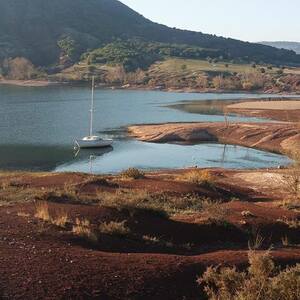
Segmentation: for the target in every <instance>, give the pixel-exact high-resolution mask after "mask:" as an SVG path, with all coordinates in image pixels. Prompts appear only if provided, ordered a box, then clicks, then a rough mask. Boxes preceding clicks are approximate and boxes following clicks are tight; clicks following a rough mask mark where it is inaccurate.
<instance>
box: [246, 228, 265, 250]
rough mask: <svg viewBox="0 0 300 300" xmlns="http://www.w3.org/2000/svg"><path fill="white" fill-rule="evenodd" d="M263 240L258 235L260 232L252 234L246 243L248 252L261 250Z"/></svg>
mask: <svg viewBox="0 0 300 300" xmlns="http://www.w3.org/2000/svg"><path fill="white" fill-rule="evenodd" d="M264 241H265V238H264V237H263V236H262V235H261V234H260V232H253V233H252V238H251V239H250V240H249V241H248V248H249V249H250V250H258V249H261V248H262V246H263V243H264Z"/></svg>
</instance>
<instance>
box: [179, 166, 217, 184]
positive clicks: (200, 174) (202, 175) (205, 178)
mask: <svg viewBox="0 0 300 300" xmlns="http://www.w3.org/2000/svg"><path fill="white" fill-rule="evenodd" d="M180 179H183V180H184V181H188V182H190V183H194V184H197V185H199V186H203V187H213V186H214V185H215V183H214V177H213V176H212V174H211V173H210V172H209V171H208V170H192V171H189V172H187V173H185V174H183V175H182V176H181V177H180Z"/></svg>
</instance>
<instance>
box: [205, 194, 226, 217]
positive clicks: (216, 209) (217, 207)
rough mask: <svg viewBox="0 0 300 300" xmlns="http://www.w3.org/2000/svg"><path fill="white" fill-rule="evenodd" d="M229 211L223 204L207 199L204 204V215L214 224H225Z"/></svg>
mask: <svg viewBox="0 0 300 300" xmlns="http://www.w3.org/2000/svg"><path fill="white" fill-rule="evenodd" d="M227 213H228V209H227V208H225V207H224V206H223V205H222V203H221V202H219V201H212V200H209V199H206V200H204V201H203V202H202V214H203V216H204V217H205V218H207V219H208V220H209V221H212V222H214V223H216V222H223V221H225V219H226V216H227Z"/></svg>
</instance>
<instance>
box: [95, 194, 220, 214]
mask: <svg viewBox="0 0 300 300" xmlns="http://www.w3.org/2000/svg"><path fill="white" fill-rule="evenodd" d="M97 198H98V199H99V204H100V205H102V206H107V207H115V208H118V209H129V210H135V209H143V210H149V211H152V212H155V213H157V214H159V215H161V216H167V215H174V214H192V213H195V212H198V213H199V212H205V213H206V214H207V215H208V216H210V217H211V218H212V219H213V218H216V219H222V218H223V217H224V216H225V214H226V210H225V209H224V208H223V207H222V206H220V205H219V204H220V203H219V202H212V201H210V200H209V199H207V198H201V197H198V196H195V195H187V196H181V197H174V196H168V195H164V194H160V193H158V194H155V193H154V194H153V193H152V194H150V193H149V192H147V191H145V190H117V191H116V192H114V193H109V192H102V191H99V192H98V193H97Z"/></svg>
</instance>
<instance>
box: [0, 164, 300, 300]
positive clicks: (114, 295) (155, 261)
mask: <svg viewBox="0 0 300 300" xmlns="http://www.w3.org/2000/svg"><path fill="white" fill-rule="evenodd" d="M187 172H189V170H178V171H161V172H157V173H149V174H146V176H145V178H141V179H136V180H124V179H122V178H120V177H119V176H107V177H105V178H103V177H97V176H96V177H92V178H91V176H89V175H85V174H47V173H43V174H34V173H15V174H11V173H4V174H1V176H0V183H1V187H2V188H1V189H0V199H1V204H2V205H1V206H0V258H1V264H0V298H1V297H2V298H3V299H170V300H171V299H172V300H173V299H176V300H177V299H190V300H192V299H193V300H194V299H199V298H200V299H201V298H202V296H201V295H202V289H201V287H199V286H198V285H197V284H196V278H197V276H199V275H201V274H202V273H203V271H204V270H205V269H206V267H207V266H209V265H218V264H228V265H236V266H240V267H244V266H246V264H247V251H248V240H249V239H250V238H251V236H252V233H251V232H252V231H253V232H255V231H256V232H257V231H259V233H260V234H261V235H263V236H264V238H265V245H264V246H263V247H266V248H268V247H269V246H270V245H271V244H272V245H273V250H272V252H271V253H272V256H273V258H274V259H275V261H276V262H277V263H280V264H282V265H287V264H295V263H297V262H300V248H299V247H297V246H295V245H294V246H291V245H286V246H283V245H282V243H281V238H282V237H283V236H285V235H288V236H289V238H290V240H291V242H293V243H294V244H296V243H299V242H300V240H299V237H300V235H299V229H297V228H296V229H295V228H294V229H292V228H289V226H288V225H287V224H285V223H284V222H282V221H280V222H279V221H278V220H279V219H283V218H284V219H286V220H297V219H299V218H300V215H299V213H297V212H295V211H291V210H287V209H286V208H283V207H281V206H280V205H279V204H278V201H280V200H281V199H283V198H285V196H286V192H285V191H284V188H283V186H282V187H281V188H279V189H278V191H277V192H274V193H272V192H270V191H271V190H272V188H273V187H275V186H278V184H276V183H274V182H272V181H270V180H269V181H267V180H266V181H265V183H264V185H263V186H260V185H259V184H257V182H256V184H255V181H253V178H255V176H258V175H259V174H261V176H265V175H264V174H265V173H264V172H263V171H253V170H250V171H247V170H246V171H226V170H222V169H215V170H211V172H212V174H213V176H214V178H215V186H214V187H213V188H211V187H199V186H198V185H197V184H193V183H188V182H185V181H182V180H181V176H182V175H184V174H185V173H187ZM279 172H284V170H270V171H269V173H270V174H273V176H275V175H278V174H279V175H280V173H279ZM279 175H278V176H279ZM104 179H105V180H104ZM66 185H67V186H68V187H70V186H71V187H72V189H73V192H72V191H71V189H70V188H66ZM157 186H158V187H159V191H158V190H157ZM260 187H261V188H260ZM53 189H55V190H59V191H62V193H64V194H65V195H64V196H61V197H58V198H53V197H49V193H50V195H51V193H53ZM74 189H75V190H76V194H74ZM124 189H126V190H130V191H132V192H133V193H134V194H135V193H139V191H143V192H148V193H150V194H152V193H154V194H157V193H161V194H162V195H164V196H163V198H161V199H162V200H161V201H164V200H163V199H166V198H165V197H181V198H182V197H183V198H185V197H189V195H191V194H193V195H195V196H196V197H198V199H199V201H201V199H202V198H203V197H210V198H211V199H215V200H218V201H221V202H220V207H223V208H224V209H226V216H225V219H224V220H223V221H222V222H220V223H219V222H215V221H214V222H211V221H210V222H207V221H205V219H203V214H202V212H201V211H199V212H197V211H195V212H193V213H178V214H175V215H172V216H170V217H169V218H165V217H164V216H162V215H160V214H153V212H151V211H144V210H140V209H138V208H136V209H134V210H130V209H128V208H124V207H119V208H118V207H107V206H103V205H101V199H102V197H103V195H104V194H103V193H112V194H113V193H115V192H116V191H119V190H124ZM280 191H281V192H280ZM68 193H69V194H68ZM47 195H48V196H47ZM233 198H234V200H233ZM41 200H43V201H48V206H49V211H50V213H51V215H56V214H61V213H62V212H64V213H66V214H67V215H68V223H67V224H66V226H65V227H59V226H57V225H54V224H51V222H47V221H42V220H40V219H38V218H37V217H36V216H35V213H36V209H37V205H38V203H40V201H41ZM87 200H89V201H87ZM124 200H125V199H124ZM245 211H249V212H250V213H251V214H250V215H249V216H247V215H245V216H244V215H243V212H245ZM76 218H86V219H88V220H89V221H90V222H91V225H92V226H93V228H98V226H99V224H101V223H102V222H109V221H123V220H126V224H127V226H128V227H129V228H130V235H129V236H125V237H124V236H118V235H108V234H101V235H100V236H99V240H98V241H97V243H92V242H90V241H87V240H85V239H82V238H81V237H78V236H75V235H74V234H72V224H74V223H75V220H76ZM144 236H149V237H151V236H152V237H157V238H159V239H160V240H161V241H164V240H165V241H168V243H159V244H151V243H148V242H145V240H143V237H144ZM187 243H189V244H190V245H189V246H188V247H187V246H186V245H187Z"/></svg>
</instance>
